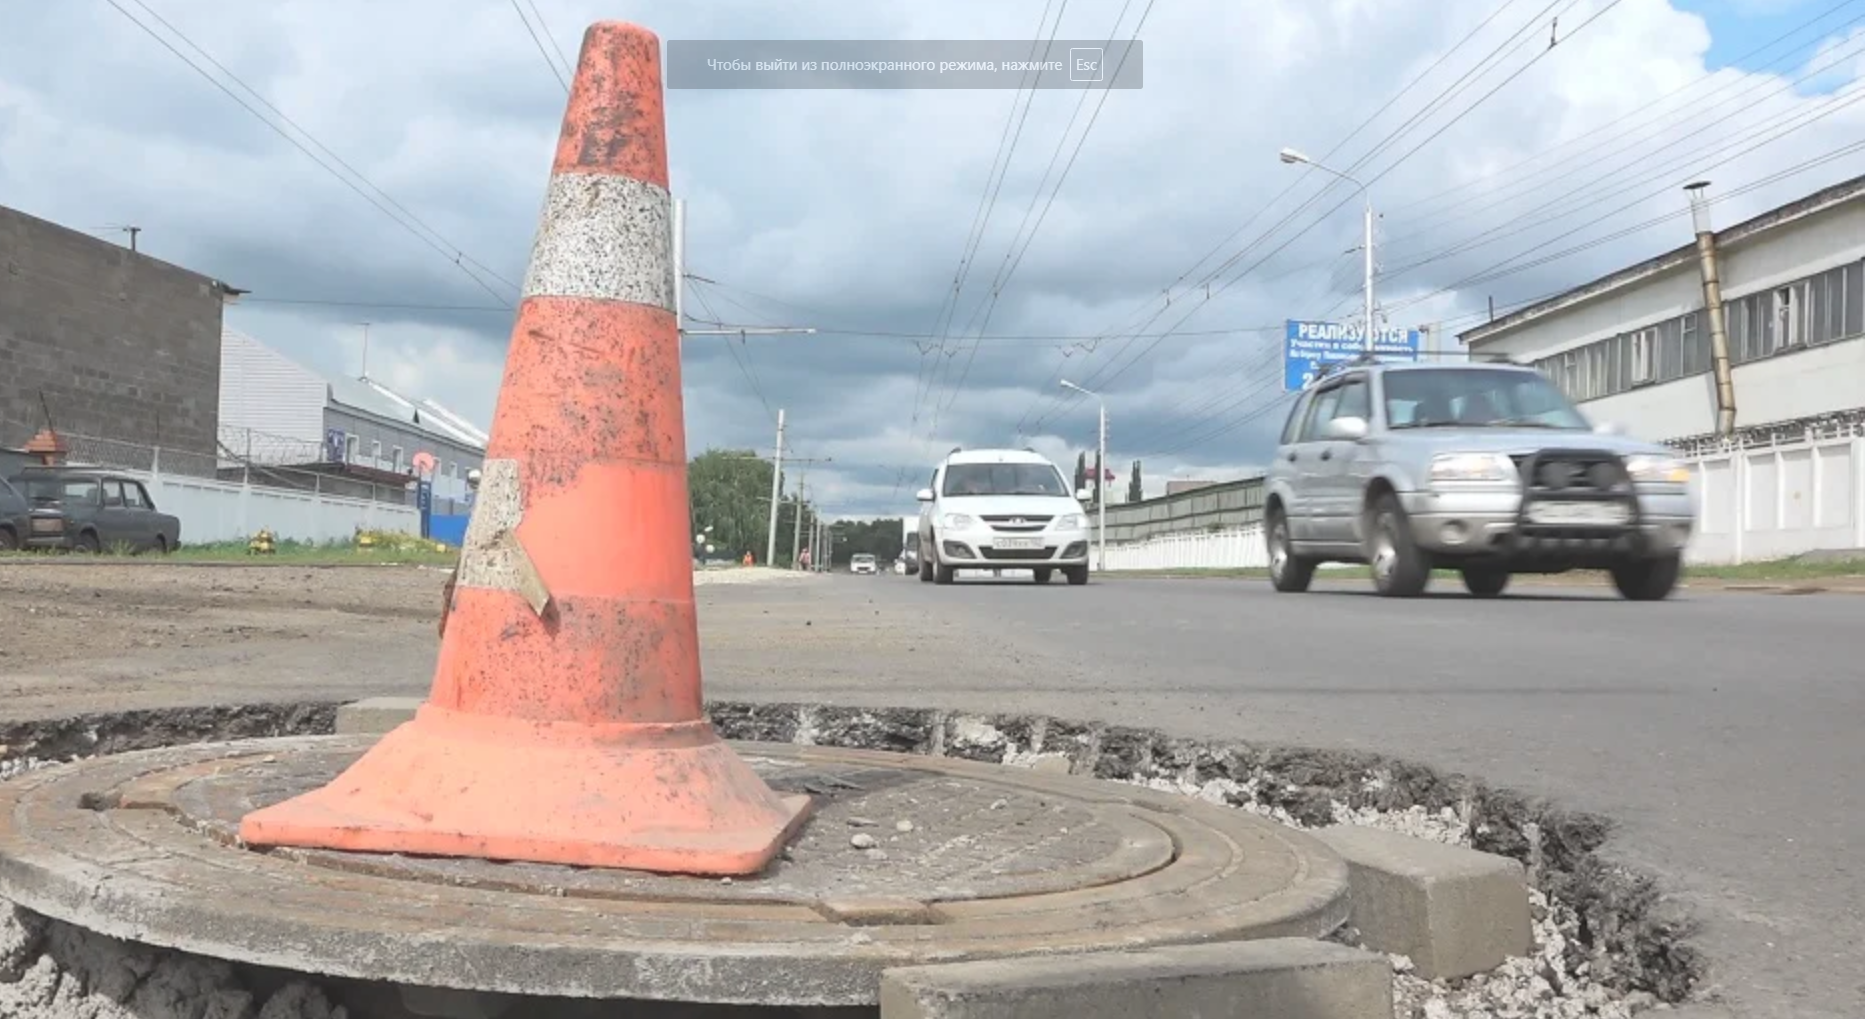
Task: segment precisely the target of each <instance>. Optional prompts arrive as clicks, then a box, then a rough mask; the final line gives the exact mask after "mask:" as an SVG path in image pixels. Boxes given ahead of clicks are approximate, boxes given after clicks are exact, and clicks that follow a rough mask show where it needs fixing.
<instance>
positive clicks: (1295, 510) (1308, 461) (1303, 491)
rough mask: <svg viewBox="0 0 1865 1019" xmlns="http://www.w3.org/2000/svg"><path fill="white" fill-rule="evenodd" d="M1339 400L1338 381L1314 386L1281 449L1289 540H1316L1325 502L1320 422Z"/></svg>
mask: <svg viewBox="0 0 1865 1019" xmlns="http://www.w3.org/2000/svg"><path fill="white" fill-rule="evenodd" d="M1339 400H1340V384H1339V383H1333V382H1330V383H1329V384H1328V385H1326V386H1325V387H1322V388H1319V389H1316V390H1315V392H1314V395H1313V396H1312V397H1311V398H1310V399H1309V400H1308V410H1307V412H1306V413H1304V414H1303V415H1302V420H1301V424H1300V426H1299V427H1298V428H1297V430H1296V434H1295V441H1294V442H1292V443H1290V444H1289V445H1288V446H1287V447H1285V448H1284V450H1283V453H1282V456H1283V460H1284V461H1285V462H1286V467H1285V468H1284V469H1285V471H1286V472H1287V474H1286V476H1287V477H1288V479H1289V497H1290V498H1289V506H1288V514H1289V539H1290V540H1291V541H1318V540H1320V531H1319V528H1320V521H1321V519H1322V518H1323V516H1324V515H1325V513H1326V506H1325V505H1324V504H1323V502H1322V500H1323V499H1325V498H1326V494H1325V493H1324V492H1323V491H1322V490H1321V488H1320V486H1319V482H1320V479H1321V469H1322V467H1323V466H1324V463H1323V461H1322V460H1321V449H1322V446H1323V445H1325V443H1323V442H1322V441H1321V423H1322V422H1324V421H1327V420H1329V419H1331V418H1332V417H1333V416H1334V406H1335V404H1336V403H1338V402H1339Z"/></svg>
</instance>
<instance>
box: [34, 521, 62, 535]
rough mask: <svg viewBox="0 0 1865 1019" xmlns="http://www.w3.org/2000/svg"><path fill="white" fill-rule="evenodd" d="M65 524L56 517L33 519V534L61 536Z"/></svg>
mask: <svg viewBox="0 0 1865 1019" xmlns="http://www.w3.org/2000/svg"><path fill="white" fill-rule="evenodd" d="M64 530H65V522H64V521H63V520H61V519H59V518H57V517H35V518H33V521H32V532H33V533H34V534H62V533H64Z"/></svg>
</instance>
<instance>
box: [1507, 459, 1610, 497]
mask: <svg viewBox="0 0 1865 1019" xmlns="http://www.w3.org/2000/svg"><path fill="white" fill-rule="evenodd" d="M1510 459H1512V460H1514V461H1515V468H1516V470H1518V471H1520V472H1522V480H1523V482H1524V483H1526V484H1527V486H1528V487H1529V488H1530V489H1532V490H1535V491H1539V492H1543V493H1551V492H1567V493H1573V494H1576V495H1578V494H1582V493H1593V494H1598V493H1606V492H1618V491H1623V490H1625V489H1626V488H1627V487H1628V486H1629V484H1630V481H1631V479H1630V478H1629V477H1628V476H1627V475H1626V473H1625V464H1623V463H1621V462H1620V460H1619V458H1618V457H1616V456H1614V455H1612V454H1611V453H1595V452H1566V451H1550V452H1546V453H1542V454H1540V455H1538V456H1528V455H1521V456H1514V457H1511V458H1510ZM1531 470H1532V472H1533V475H1534V476H1533V477H1530V476H1529V473H1530V472H1531Z"/></svg>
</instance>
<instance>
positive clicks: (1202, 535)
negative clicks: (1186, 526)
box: [1107, 524, 1269, 573]
mask: <svg viewBox="0 0 1865 1019" xmlns="http://www.w3.org/2000/svg"><path fill="white" fill-rule="evenodd" d="M1268 565H1269V553H1268V551H1267V549H1266V547H1265V546H1264V544H1263V528H1262V525H1261V524H1250V525H1247V526H1244V527H1235V528H1227V529H1225V530H1222V531H1200V532H1197V533H1193V534H1167V535H1162V536H1160V537H1157V538H1149V539H1147V540H1145V541H1136V542H1132V543H1129V544H1125V545H1109V546H1108V547H1107V570H1108V572H1110V573H1114V572H1118V571H1121V570H1236V569H1248V568H1251V567H1256V568H1259V569H1260V568H1264V567H1267V566H1268Z"/></svg>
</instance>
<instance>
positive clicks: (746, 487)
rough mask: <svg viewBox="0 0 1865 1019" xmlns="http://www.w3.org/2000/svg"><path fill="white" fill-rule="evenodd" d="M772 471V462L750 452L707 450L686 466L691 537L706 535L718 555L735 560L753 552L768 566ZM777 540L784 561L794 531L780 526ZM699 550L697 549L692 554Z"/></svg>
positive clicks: (780, 557) (741, 450)
mask: <svg viewBox="0 0 1865 1019" xmlns="http://www.w3.org/2000/svg"><path fill="white" fill-rule="evenodd" d="M772 470H773V467H772V465H771V462H770V461H769V460H766V459H764V458H763V457H760V456H758V455H757V453H756V452H755V451H753V450H748V449H709V450H707V451H706V452H704V453H701V454H700V455H698V456H696V457H694V458H693V461H692V462H691V463H690V464H688V465H687V474H686V485H687V500H688V506H689V509H690V516H691V521H690V522H691V525H692V534H693V535H697V534H701V533H704V534H706V535H707V538H708V539H709V540H710V542H711V544H712V546H713V550H714V551H713V553H712V554H713V555H714V556H717V557H721V558H731V559H736V558H739V557H740V556H743V555H744V554H745V553H746V552H750V553H752V555H753V556H755V557H756V559H757V561H758V562H759V563H763V562H764V543H765V539H766V537H767V536H768V531H769V527H770V505H771V501H770V500H771V471H772ZM786 516H788V514H786ZM707 528H711V530H710V531H707V530H706V529H707ZM688 537H689V539H690V538H691V537H692V535H689V536H688ZM778 539H779V543H778V558H779V559H780V560H783V559H785V558H786V557H787V555H788V549H789V543H790V532H789V531H788V530H787V529H785V528H784V527H783V526H781V522H780V526H779V527H778ZM701 551H702V549H700V548H699V546H697V545H696V546H695V548H694V553H695V554H700V552H701Z"/></svg>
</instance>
